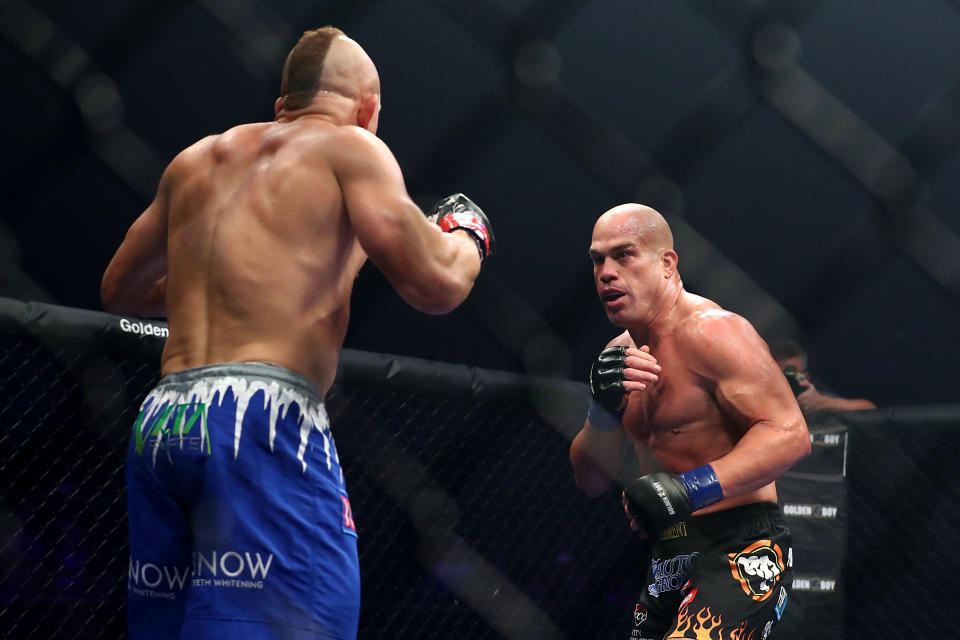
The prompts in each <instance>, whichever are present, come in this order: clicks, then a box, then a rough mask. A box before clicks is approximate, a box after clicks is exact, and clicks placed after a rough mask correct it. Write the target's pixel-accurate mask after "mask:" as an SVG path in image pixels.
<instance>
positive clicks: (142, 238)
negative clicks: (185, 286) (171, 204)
mask: <svg viewBox="0 0 960 640" xmlns="http://www.w3.org/2000/svg"><path fill="white" fill-rule="evenodd" d="M161 189H162V187H161ZM167 221H168V212H167V199H166V196H165V195H164V194H163V193H161V192H158V194H157V197H156V198H154V200H153V202H151V203H150V206H148V207H147V208H146V210H144V212H143V213H142V214H140V216H139V217H138V218H137V219H136V220H135V221H134V223H133V224H132V225H130V228H129V229H128V230H127V234H126V236H125V237H124V239H123V242H122V243H121V244H120V248H119V249H117V253H116V254H115V255H114V256H113V260H111V261H110V265H109V266H108V267H107V272H106V274H105V275H104V280H105V281H108V280H114V281H116V282H117V283H125V282H127V281H129V280H138V281H145V280H151V279H157V278H160V277H162V276H163V275H164V274H166V271H167ZM105 284H106V282H105Z"/></svg>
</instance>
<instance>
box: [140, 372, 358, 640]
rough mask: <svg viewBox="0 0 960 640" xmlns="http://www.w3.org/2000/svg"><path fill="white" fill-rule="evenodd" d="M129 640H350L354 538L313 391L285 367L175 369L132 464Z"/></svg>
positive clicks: (145, 415) (148, 417)
mask: <svg viewBox="0 0 960 640" xmlns="http://www.w3.org/2000/svg"><path fill="white" fill-rule="evenodd" d="M127 503H128V510H129V521H130V569H129V578H128V595H127V619H128V627H129V631H130V638H131V639H133V640H139V639H142V638H151V639H152V638H165V639H169V638H179V639H181V640H187V639H190V640H193V639H196V638H211V639H215V638H229V639H230V640H240V639H242V638H263V639H267V638H270V639H273V638H282V639H284V640H292V639H301V638H303V639H306V638H311V639H314V638H323V639H326V638H334V639H337V640H348V639H349V640H353V639H354V638H356V635H357V618H358V615H359V610H360V570H359V565H358V562H357V533H356V529H355V527H354V524H353V516H352V513H351V511H350V501H349V499H348V497H347V491H346V487H345V485H344V482H343V473H342V472H341V470H340V461H339V458H338V457H337V450H336V447H335V446H334V442H333V436H332V435H331V433H330V426H329V422H328V419H327V412H326V409H325V408H324V405H323V398H322V397H321V395H320V392H319V391H318V390H317V388H316V387H315V386H314V385H313V384H312V383H310V382H309V381H308V380H307V379H306V378H303V377H301V376H299V375H297V374H294V373H292V372H290V371H288V370H286V369H282V368H280V367H276V366H273V365H268V364H260V363H237V364H222V365H213V366H208V367H201V368H197V369H190V370H187V371H181V372H177V373H172V374H169V375H167V376H164V378H163V379H162V380H161V381H160V384H159V385H158V386H157V387H156V388H155V389H154V390H153V391H151V392H150V394H149V395H147V398H146V399H145V400H144V401H143V405H142V406H141V409H140V414H139V416H138V417H137V421H136V424H135V425H134V428H133V434H132V437H131V439H130V447H129V452H128V455H127Z"/></svg>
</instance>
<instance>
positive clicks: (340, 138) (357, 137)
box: [325, 125, 393, 169]
mask: <svg viewBox="0 0 960 640" xmlns="http://www.w3.org/2000/svg"><path fill="white" fill-rule="evenodd" d="M328 142H329V144H328V145H327V146H326V149H325V151H326V153H328V154H329V155H330V156H331V157H332V159H334V160H335V161H336V166H337V167H340V168H346V169H361V168H363V167H365V166H368V165H370V164H374V163H377V162H382V161H383V160H384V159H386V158H392V157H393V155H392V154H391V153H390V150H389V149H388V148H387V145H386V144H384V142H383V141H382V140H380V138H378V137H377V136H375V135H373V134H372V133H370V132H369V131H367V130H366V129H361V128H360V127H354V126H350V125H345V126H340V127H337V128H336V129H333V130H331V131H330V132H329V138H328Z"/></svg>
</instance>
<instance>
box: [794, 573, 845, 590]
mask: <svg viewBox="0 0 960 640" xmlns="http://www.w3.org/2000/svg"><path fill="white" fill-rule="evenodd" d="M793 588H794V590H796V591H818V592H821V593H829V592H832V591H836V590H837V581H836V580H831V579H829V578H808V577H802V578H801V577H799V576H794V578H793Z"/></svg>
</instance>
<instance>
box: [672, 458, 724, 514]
mask: <svg viewBox="0 0 960 640" xmlns="http://www.w3.org/2000/svg"><path fill="white" fill-rule="evenodd" d="M677 477H678V478H680V482H682V483H683V487H684V488H685V489H686V490H687V495H689V496H690V503H691V507H692V509H693V511H697V510H698V509H702V508H703V507H705V506H707V505H710V504H713V503H714V502H720V501H721V500H723V488H722V487H721V486H720V481H719V480H717V474H716V473H714V471H713V467H711V466H710V465H708V464H705V465H703V466H702V467H697V468H696V469H691V470H690V471H684V472H683V473H678V474H677Z"/></svg>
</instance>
